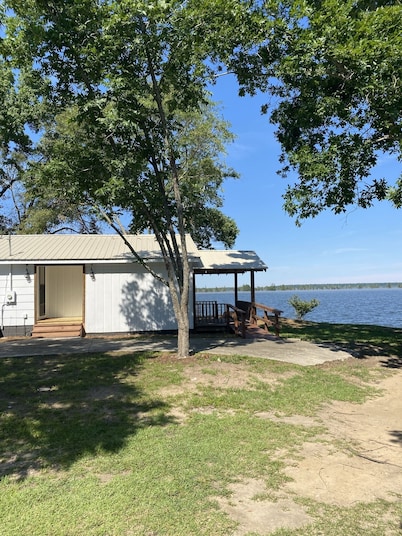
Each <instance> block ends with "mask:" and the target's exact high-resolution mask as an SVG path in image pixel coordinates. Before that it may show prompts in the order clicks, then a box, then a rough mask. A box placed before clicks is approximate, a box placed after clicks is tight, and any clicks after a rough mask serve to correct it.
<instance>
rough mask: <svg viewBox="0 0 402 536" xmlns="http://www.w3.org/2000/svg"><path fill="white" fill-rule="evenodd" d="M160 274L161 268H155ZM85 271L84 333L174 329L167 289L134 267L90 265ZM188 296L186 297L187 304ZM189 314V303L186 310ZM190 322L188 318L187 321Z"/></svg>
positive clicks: (125, 265)
mask: <svg viewBox="0 0 402 536" xmlns="http://www.w3.org/2000/svg"><path fill="white" fill-rule="evenodd" d="M154 268H155V270H156V271H158V272H162V270H163V266H162V265H159V266H155V267H154ZM93 272H94V276H93V277H91V266H90V265H87V266H86V270H85V273H86V275H85V297H86V300H85V330H86V332H87V333H103V332H104V333H110V332H111V333H113V332H114V333H117V332H130V331H131V332H135V331H159V330H173V329H176V328H177V324H176V320H175V317H174V312H173V306H172V303H171V300H170V294H169V289H168V288H167V287H166V286H165V285H163V284H162V283H160V282H159V281H157V280H156V279H155V278H154V277H153V276H152V275H151V274H149V273H148V272H145V271H144V269H143V268H142V266H140V265H138V264H118V265H111V264H94V265H93ZM191 300H192V294H191V295H190V301H191ZM189 310H190V312H191V311H192V303H191V304H190V307H189ZM190 318H191V317H190Z"/></svg>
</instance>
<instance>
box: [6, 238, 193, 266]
mask: <svg viewBox="0 0 402 536" xmlns="http://www.w3.org/2000/svg"><path fill="white" fill-rule="evenodd" d="M126 238H127V240H128V241H129V242H130V244H131V245H132V246H133V248H134V250H135V251H136V252H137V253H138V255H139V256H140V257H141V258H143V259H144V260H145V259H146V260H151V261H160V260H162V254H161V251H160V248H159V244H158V242H157V241H156V238H155V235H151V234H149V235H127V237H126ZM187 248H188V252H189V254H190V257H196V258H198V250H197V247H196V245H195V243H194V242H193V240H192V238H191V237H190V236H189V235H187ZM133 260H135V259H134V257H133V254H132V253H131V251H130V250H129V248H128V247H127V246H126V245H125V243H124V241H123V240H122V238H121V237H120V236H119V235H90V234H87V235H72V234H71V235H67V234H65V235H62V234H60V235H56V234H55V235H0V264H34V263H35V264H41V263H43V264H61V263H64V264H67V263H69V264H82V263H85V262H91V263H96V262H109V263H110V262H133Z"/></svg>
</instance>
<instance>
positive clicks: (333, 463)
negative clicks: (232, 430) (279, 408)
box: [218, 373, 402, 536]
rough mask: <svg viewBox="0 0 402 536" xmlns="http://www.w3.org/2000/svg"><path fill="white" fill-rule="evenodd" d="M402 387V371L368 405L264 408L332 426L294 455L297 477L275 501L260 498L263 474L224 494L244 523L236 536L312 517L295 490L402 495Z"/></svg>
mask: <svg viewBox="0 0 402 536" xmlns="http://www.w3.org/2000/svg"><path fill="white" fill-rule="evenodd" d="M401 386H402V373H397V374H395V375H393V376H391V377H388V378H385V379H383V380H381V381H380V382H379V384H378V387H379V388H380V389H381V390H382V395H381V396H379V397H376V398H373V399H370V400H368V401H367V402H366V403H364V404H352V403H342V402H334V403H332V404H330V405H328V406H327V407H325V408H324V409H323V410H322V411H320V412H319V414H318V415H317V416H316V417H315V418H311V417H303V416H299V415H298V416H292V417H284V418H281V417H277V416H274V415H270V414H268V413H267V414H265V413H264V414H259V415H258V416H259V417H261V418H269V419H272V420H278V421H283V422H287V423H290V422H291V423H294V424H297V425H302V426H306V427H310V426H317V425H324V426H325V427H326V430H327V431H326V432H325V433H324V435H323V436H322V437H320V441H316V442H311V443H310V442H308V443H305V444H304V445H303V446H302V448H301V449H300V450H299V452H298V453H297V456H296V458H297V459H295V458H293V459H292V460H288V466H287V469H286V475H287V476H288V477H289V478H290V481H289V482H287V483H286V484H284V486H283V487H282V489H281V490H280V492H279V493H276V494H275V495H276V496H275V499H274V500H267V499H260V500H257V498H258V497H263V495H264V493H267V489H266V487H265V484H264V482H263V481H260V480H258V481H256V480H247V481H244V482H241V483H237V484H234V485H232V486H231V487H230V491H231V492H232V495H231V496H230V497H229V498H221V499H219V500H218V502H219V504H220V506H221V508H222V509H223V510H224V511H225V512H226V513H227V514H228V515H230V516H231V517H232V518H233V519H234V520H236V521H238V523H239V526H238V529H237V531H236V532H235V536H243V535H246V534H248V533H254V532H255V533H258V534H261V535H268V534H270V533H271V532H272V531H274V530H276V529H279V528H288V529H294V528H298V527H302V526H303V525H305V524H306V523H308V522H309V517H308V515H307V513H306V512H305V511H304V510H303V508H302V507H301V506H300V505H299V504H297V503H296V502H295V501H294V500H293V498H295V497H299V498H300V497H304V498H309V499H313V500H314V501H318V502H322V503H326V504H330V505H337V506H341V507H351V506H353V505H354V504H356V503H358V502H371V501H375V500H378V499H384V500H387V501H398V500H401V499H402V418H401V415H402V397H401ZM277 454H278V456H279V457H281V453H277ZM282 454H283V453H282ZM285 455H286V454H285ZM282 459H283V458H282Z"/></svg>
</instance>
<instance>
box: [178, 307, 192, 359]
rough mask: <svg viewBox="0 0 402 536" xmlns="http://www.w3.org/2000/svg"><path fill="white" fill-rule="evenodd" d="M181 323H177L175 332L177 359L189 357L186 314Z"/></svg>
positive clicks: (188, 330) (188, 333)
mask: <svg viewBox="0 0 402 536" xmlns="http://www.w3.org/2000/svg"><path fill="white" fill-rule="evenodd" d="M182 312H183V315H182V318H181V321H180V322H179V323H178V331H177V355H178V357H188V356H189V355H190V329H189V321H188V313H187V311H186V313H187V314H184V311H182Z"/></svg>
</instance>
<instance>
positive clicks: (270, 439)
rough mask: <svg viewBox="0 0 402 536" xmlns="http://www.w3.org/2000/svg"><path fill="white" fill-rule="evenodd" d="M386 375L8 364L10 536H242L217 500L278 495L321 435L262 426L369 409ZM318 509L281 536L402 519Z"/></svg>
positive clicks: (108, 358)
mask: <svg viewBox="0 0 402 536" xmlns="http://www.w3.org/2000/svg"><path fill="white" fill-rule="evenodd" d="M321 333H322V330H321ZM374 336H375V335H373V337H374ZM376 344H379V343H378V342H376ZM385 344H386V345H387V347H388V346H392V344H393V343H392V341H388V342H386V343H385ZM195 371H196V372H195ZM390 373H392V371H390V370H389V369H386V368H384V367H381V366H372V367H367V366H362V362H361V360H356V361H355V362H352V363H349V364H348V365H347V366H346V365H345V363H336V364H333V365H331V366H330V367H298V366H295V365H287V364H283V363H279V362H273V361H268V360H263V359H250V358H246V357H241V356H236V357H233V358H223V357H219V358H218V357H214V356H211V357H205V356H195V357H193V358H191V359H188V360H178V359H176V358H175V357H174V356H169V355H157V354H146V353H143V354H119V355H118V354H114V355H107V354H97V355H89V356H88V355H87V356H76V355H71V356H55V357H32V358H28V359H27V358H13V359H11V358H10V359H3V360H1V361H0V415H1V416H0V535H1V536H62V535H63V536H64V535H65V536H67V535H68V536H75V535H77V536H81V535H83V536H84V535H85V536H95V535H99V536H123V535H124V536H156V535H158V536H181V535H183V536H191V535H194V536H196V535H197V536H198V535H209V536H218V535H222V536H228V535H230V534H232V533H233V532H234V530H235V527H236V523H235V522H234V521H233V520H231V519H230V517H229V516H228V515H226V514H225V513H224V512H223V511H222V510H221V509H220V508H219V507H218V503H217V500H216V497H219V496H222V497H224V496H228V494H229V490H228V486H229V485H230V483H233V482H236V481H238V480H242V479H245V478H260V479H263V480H264V481H265V482H266V486H267V493H268V494H269V493H270V492H272V493H274V492H275V491H277V490H279V489H280V488H281V486H282V485H283V483H284V482H285V481H286V476H285V473H284V461H283V460H284V458H285V457H286V456H287V457H292V456H295V449H297V447H298V446H300V445H301V444H302V443H303V442H305V441H306V440H310V441H314V440H318V438H319V436H320V434H321V433H322V427H320V426H316V427H315V426H312V427H311V426H310V427H307V426H301V425H296V424H289V423H285V422H280V421H278V420H276V419H267V418H264V419H262V418H259V417H258V412H261V411H269V412H271V413H272V415H312V416H314V414H315V413H316V412H317V411H318V410H319V408H320V407H321V406H322V404H324V403H325V402H328V401H331V400H340V401H351V402H355V403H361V402H363V401H364V400H365V399H366V398H367V397H370V396H373V395H375V394H376V388H375V381H376V379H377V378H379V377H380V376H382V375H384V374H390ZM193 374H198V375H199V376H202V381H200V378H195V377H193ZM223 380H224V381H223ZM278 452H281V456H278V455H277V453H278ZM309 509H310V511H311V512H312V515H313V521H312V523H311V525H309V527H307V528H306V529H305V530H306V531H303V530H304V529H303V530H295V531H291V530H280V531H277V532H276V533H275V534H276V535H277V536H279V535H281V536H284V535H286V536H288V535H292V536H296V535H298V536H299V535H306V536H309V535H311V534H314V535H320V534H321V535H328V536H330V535H331V536H332V535H334V536H336V535H339V534H349V535H353V534H356V535H357V534H360V532H358V530H360V528H359V527H360V524H361V520H362V518H364V519H366V520H367V519H371V518H373V522H372V526H370V524H368V527H367V530H366V531H365V534H368V535H373V536H376V535H377V534H378V535H379V534H385V533H386V530H388V527H389V526H393V524H395V523H396V519H399V517H398V516H401V515H402V510H401V508H400V505H398V504H397V503H387V502H384V501H382V502H375V503H373V504H370V505H361V506H356V507H354V508H350V509H340V508H338V509H336V508H335V507H334V508H330V507H324V506H322V505H319V504H311V505H309ZM378 512H381V515H380V514H379V513H378ZM366 525H367V523H365V526H366ZM323 527H326V528H323ZM373 531H374V532H373ZM375 531H377V532H375ZM250 536H251V534H250ZM254 536H255V535H254Z"/></svg>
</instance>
